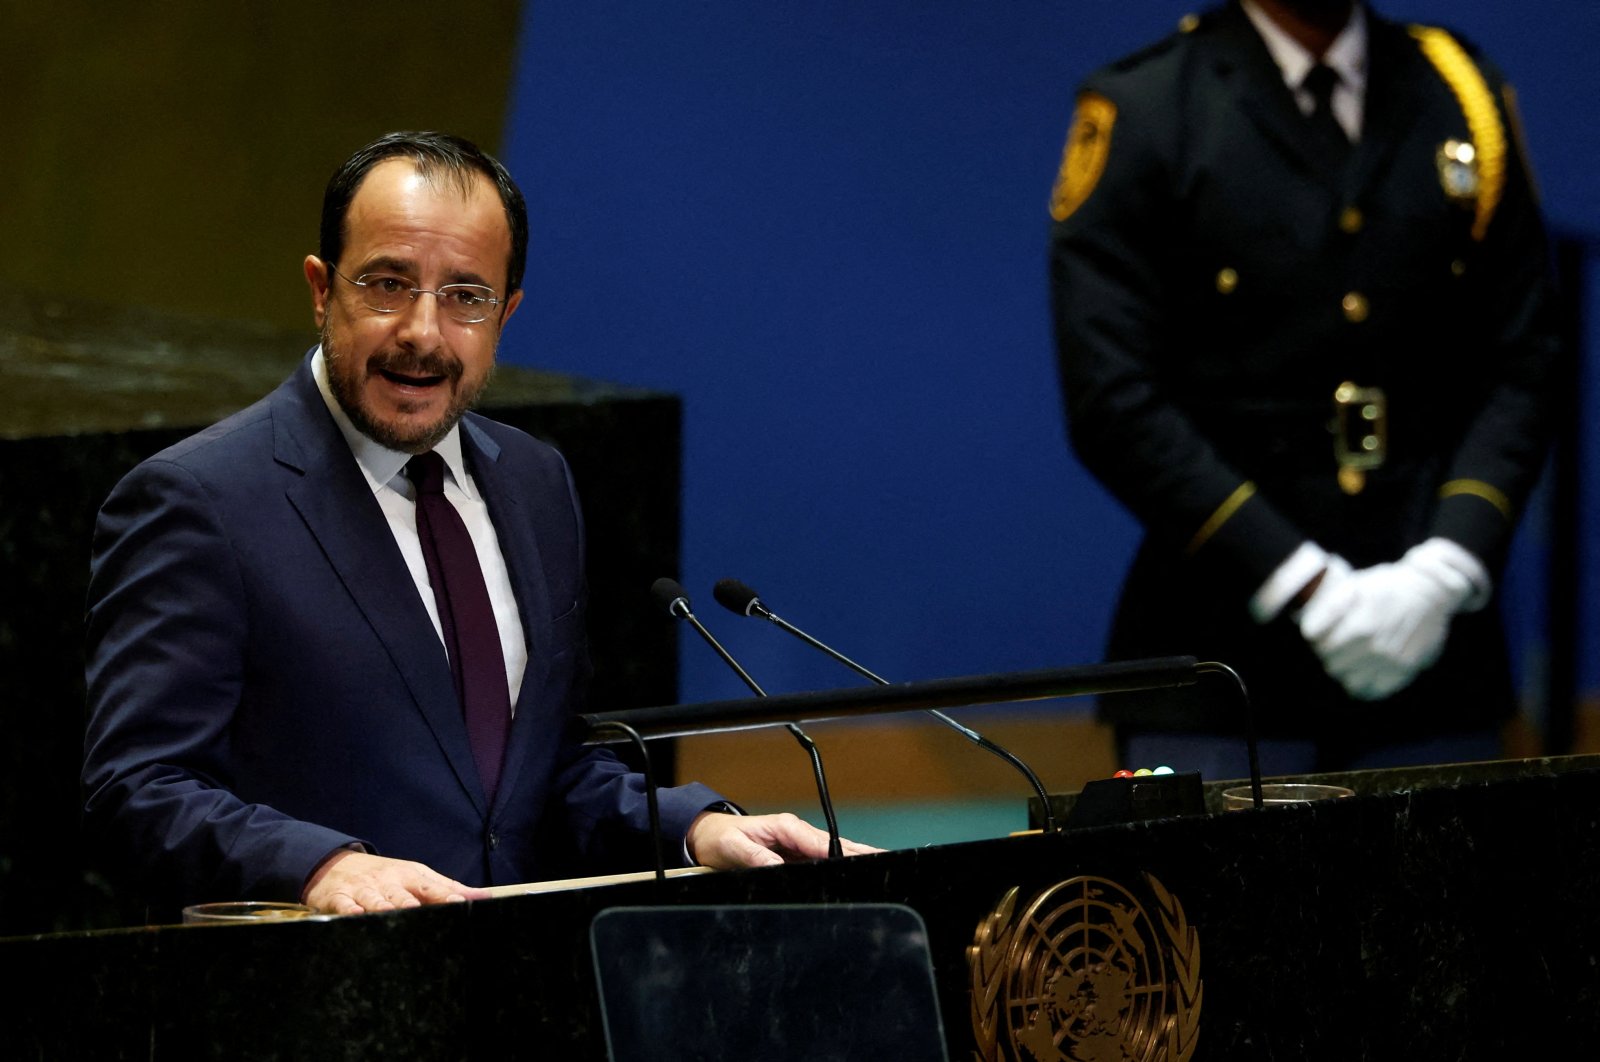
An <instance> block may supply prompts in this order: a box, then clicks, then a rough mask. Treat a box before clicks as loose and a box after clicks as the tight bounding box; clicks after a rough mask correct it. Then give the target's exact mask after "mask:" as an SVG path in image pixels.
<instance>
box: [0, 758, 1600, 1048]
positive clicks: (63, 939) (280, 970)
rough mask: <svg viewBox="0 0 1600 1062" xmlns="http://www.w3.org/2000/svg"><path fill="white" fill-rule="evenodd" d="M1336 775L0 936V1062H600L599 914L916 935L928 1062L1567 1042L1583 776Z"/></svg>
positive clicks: (1595, 932) (1594, 851)
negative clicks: (4, 1059)
mask: <svg viewBox="0 0 1600 1062" xmlns="http://www.w3.org/2000/svg"><path fill="white" fill-rule="evenodd" d="M1336 780H1338V781H1340V782H1342V783H1343V784H1346V785H1348V786H1350V787H1351V788H1352V789H1354V790H1355V792H1356V795H1355V796H1354V797H1352V798H1349V799H1343V800H1336V801H1329V802H1325V803H1320V804H1309V805H1300V806H1291V807H1282V808H1267V809H1263V810H1247V811H1241V812H1208V813H1207V814H1203V815H1195V816H1188V817H1182V818H1170V819H1164V820H1159V821H1149V822H1138V823H1131V824H1125V825H1115V826H1105V827H1098V828H1093V829H1084V830H1077V831H1071V832H1066V833H1057V834H1053V835H1044V834H1033V835H1022V836H1017V837H1010V838H999V839H995V840H989V841H980V842H974V843H969V844H959V845H949V846H942V847H930V848H922V849H912V850H907V851H896V852H888V853H884V854H882V855H874V856H864V857H858V858H854V859H846V860H839V861H831V862H820V863H810V864H795V865H790V866H785V867H775V868H770V869H765V870H753V871H740V872H724V873H712V874H691V875H682V876H674V877H671V878H669V879H667V880H665V881H664V882H658V881H655V880H653V879H649V878H646V879H645V880H633V881H628V882H624V883H619V884H608V885H592V886H590V887H584V888H576V889H566V890H561V891H547V892H540V893H536V894H529V895H516V896H507V897H504V898H497V899H494V900H490V901H485V902H482V903H474V904H469V905H454V906H446V907H436V908H424V909H419V910H414V911H408V912H399V913H395V914H390V915H369V916H363V917H357V918H341V919H331V920H326V921H318V922H309V921H307V922H279V923H273V924H262V925H244V926H221V927H208V926H162V927H148V928H141V929H128V930H107V931H100V932H92V933H78V934H56V935H47V936H38V937H31V938H12V939H8V940H5V941H0V963H3V965H4V968H5V969H6V970H8V971H10V972H11V974H12V977H11V980H12V981H13V982H14V983H16V984H17V987H14V988H12V989H10V990H8V991H7V992H5V993H3V994H0V1029H3V1030H4V1033H3V1036H4V1041H5V1044H6V1052H5V1053H6V1055H7V1056H8V1057H15V1058H95V1059H121V1058H129V1059H131V1058H139V1059H150V1058H156V1059H161V1058H229V1059H233V1058H285V1059H287V1058H295V1059H299V1058H326V1057H333V1058H362V1059H370V1058H385V1059H397V1058H416V1059H439V1058H496V1059H498V1058H506V1057H512V1058H522V1057H526V1058H542V1059H549V1058H559V1059H602V1058H605V1057H606V1041H605V1037H604V1034H603V1026H602V1016H601V1014H600V1009H599V1005H598V997H597V995H596V987H595V974H594V958H593V955H592V954H591V949H590V943H589V940H590V938H589V931H590V926H591V923H592V921H593V920H594V918H595V916H596V915H597V914H598V913H599V912H601V911H604V910H608V909H612V908H617V907H654V906H672V905H719V904H729V905H751V904H769V905H771V904H816V903H828V904H840V905H848V904H853V903H865V902H871V903H894V904H904V905H907V906H909V907H910V908H912V909H914V910H915V911H916V912H917V913H918V914H919V915H920V917H921V919H922V921H923V922H924V923H925V925H926V927H927V943H928V948H929V952H930V954H931V958H932V966H933V972H934V976H935V980H936V984H937V999H938V1009H939V1011H940V1013H941V1020H942V1024H943V1029H944V1038H945V1042H946V1044H947V1045H948V1050H949V1057H950V1058H951V1059H963V1060H964V1059H972V1058H980V1059H1008V1060H1032V1059H1049V1060H1052V1062H1053V1060H1054V1059H1074V1058H1081V1059H1089V1058H1093V1059H1103V1058H1117V1059H1121V1058H1129V1059H1135V1058H1136V1059H1148V1060H1157V1059H1169V1060H1174V1062H1176V1060H1180V1059H1196V1060H1205V1059H1211V1060H1228V1062H1242V1060H1251V1059H1263V1060H1265V1059H1272V1060H1279V1059H1329V1060H1339V1062H1349V1060H1357V1059H1435V1058H1437V1059H1458V1058H1460V1059H1475V1058H1484V1059H1489V1058H1493V1059H1504V1058H1518V1059H1520V1058H1531V1057H1534V1056H1535V1052H1536V1051H1540V1050H1547V1049H1566V1048H1570V1047H1574V1046H1578V1045H1592V1044H1593V1043H1595V1042H1596V1040H1597V1037H1600V757H1572V758H1563V759H1554V760H1529V761H1515V762H1505V763H1493V764H1472V765H1461V766H1452V767H1430V768H1415V769H1407V770H1395V771H1373V772H1361V773H1358V774H1351V775H1346V776H1342V777H1341V778H1339V779H1336ZM1220 785H1221V783H1212V784H1211V785H1209V786H1208V802H1211V806H1215V803H1214V801H1215V796H1216V793H1215V790H1216V789H1217V788H1219V787H1220ZM752 943H753V944H756V945H760V944H762V943H766V942H752ZM793 1003H794V1005H795V1006H796V1007H799V1008H803V1007H804V1006H805V1003H806V1001H805V1000H803V999H796V1000H794V1001H793ZM876 1005H877V1003H876V1001H875V1000H873V999H863V1000H862V1001H861V1006H862V1007H864V1008H871V1007H874V1006H876ZM819 1020H821V1019H819ZM503 1045H509V1046H503ZM1582 1049H1583V1050H1585V1051H1587V1050H1592V1047H1583V1048H1582ZM797 1050H798V1049H797ZM788 1057H797V1058H800V1057H805V1055H804V1052H803V1050H802V1051H799V1053H796V1054H793V1055H790V1056H788ZM874 1062H878V1060H877V1059H874Z"/></svg>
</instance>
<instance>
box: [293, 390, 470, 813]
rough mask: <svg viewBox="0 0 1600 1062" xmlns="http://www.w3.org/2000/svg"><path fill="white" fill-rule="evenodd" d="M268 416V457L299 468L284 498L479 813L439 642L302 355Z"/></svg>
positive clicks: (462, 731)
mask: <svg viewBox="0 0 1600 1062" xmlns="http://www.w3.org/2000/svg"><path fill="white" fill-rule="evenodd" d="M272 418H273V442H274V456H275V457H276V459H277V460H278V462H279V463H280V464H283V465H286V466H288V467H290V468H293V469H295V470H296V471H298V472H299V473H300V477H299V478H298V479H297V480H295V481H294V482H293V483H291V484H290V486H289V487H288V489H287V490H286V491H285V493H286V494H287V496H288V499H289V503H290V504H291V505H293V506H294V507H295V510H296V511H297V512H299V514H300V517H301V519H302V520H304V521H305V524H306V527H307V528H308V529H309V530H310V532H311V534H312V535H313V536H314V537H315V538H316V540H317V543H318V544H319V545H320V546H321V548H322V550H323V553H324V554H325V555H326V557H327V558H328V563H329V564H330V565H331V566H332V568H333V570H334V572H335V573H336V574H337V575H338V577H339V579H340V581H341V582H342V583H343V584H344V586H345V589H346V590H347V591H348V592H349V594H350V596H351V597H352V598H353V599H354V600H355V603H356V606H357V607H358V608H359V609H360V610H361V613H362V615H363V616H365V617H366V620H367V622H368V623H369V624H370V625H371V626H372V629H373V631H374V633H376V634H377V636H378V639H379V641H381V642H382V643H383V646H384V648H385V650H386V651H387V652H388V655H389V658H390V660H391V662H392V663H393V665H394V667H395V670H396V671H398V672H399V674H400V676H401V678H402V679H403V680H404V681H405V684H406V686H407V688H409V689H410V691H411V696H412V700H413V701H414V702H415V704H416V707H417V709H418V710H419V711H420V712H421V713H422V715H423V717H424V718H425V719H426V720H427V723H428V726H429V727H430V729H431V730H432V731H433V735H434V738H435V740H437V741H438V742H439V747H440V748H441V749H442V750H443V752H444V755H445V758H446V760H448V761H449V764H450V768H451V770H452V771H453V772H454V774H455V776H456V780H457V781H458V782H459V783H460V784H461V786H462V788H463V789H465V790H466V792H467V794H468V795H469V797H470V798H471V800H472V801H473V803H474V805H476V806H477V808H478V810H479V812H480V813H482V812H483V811H484V810H485V804H486V801H485V799H484V792H483V786H482V783H481V782H480V781H479V779H478V772H477V768H476V766H475V765H474V763H473V761H472V750H471V748H470V747H469V745H468V743H467V734H466V726H465V724H464V723H463V721H462V718H461V708H460V706H459V705H458V703H457V700H456V693H455V684H454V682H453V680H452V679H451V676H450V665H449V662H448V660H447V659H446V657H445V653H444V647H443V646H442V645H441V644H440V643H439V636H438V634H437V632H436V631H435V630H434V628H433V623H432V621H430V620H429V619H428V613H427V609H426V608H425V607H424V606H423V603H422V601H421V599H420V598H418V596H417V588H416V584H415V583H414V582H413V581H412V579H411V573H410V571H409V569H407V567H406V563H405V559H404V558H403V557H402V556H401V555H400V548H399V546H397V545H396V544H395V541H394V536H393V534H391V533H390V531H389V525H388V522H387V520H386V519H385V517H384V514H383V510H382V508H381V507H380V506H379V505H378V502H377V499H376V498H374V497H373V495H372V490H371V488H370V487H369V486H368V484H367V480H366V477H364V476H363V475H362V474H361V470H360V468H359V467H358V466H357V465H356V461H355V457H354V455H352V454H351V453H350V447H349V445H348V444H347V443H346V442H345V440H344V436H343V435H341V434H340V433H339V428H338V425H336V424H335V423H334V422H333V417H332V416H330V415H329V413H328V410H327V407H326V405H325V404H324V403H323V401H322V395H321V394H320V393H319V392H318V390H317V385H316V381H315V380H314V379H313V378H312V376H311V369H310V363H309V360H308V361H307V362H304V363H302V364H301V367H300V370H299V371H298V372H297V373H296V374H295V375H294V376H293V377H292V378H291V379H290V381H289V383H288V384H286V385H285V387H283V388H281V389H280V390H279V391H278V394H277V396H276V399H275V401H274V403H273V407H272Z"/></svg>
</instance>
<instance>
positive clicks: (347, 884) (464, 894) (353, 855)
mask: <svg viewBox="0 0 1600 1062" xmlns="http://www.w3.org/2000/svg"><path fill="white" fill-rule="evenodd" d="M489 897H490V893H489V890H488V889H475V888H472V887H471V886H468V885H463V884H461V883H460V882H459V881H452V880H451V879H449V878H447V877H445V876H444V875H443V874H440V873H438V872H436V871H434V870H432V869H430V868H428V867H426V866H423V865H422V864H421V863H413V862H411V861H410V860H406V859H390V858H388V857H386V856H377V855H368V854H367V853H366V852H357V851H354V850H352V849H342V850H340V851H337V852H335V853H333V854H332V855H331V856H329V857H328V858H327V859H325V860H323V861H322V865H321V866H319V867H317V869H316V870H315V871H313V872H312V874H311V878H310V880H309V881H307V882H306V888H305V894H304V896H303V897H302V899H303V901H304V902H305V903H306V904H307V905H308V906H311V907H315V908H316V909H317V910H319V911H325V912H327V913H328V914H339V915H347V914H365V913H367V912H368V911H395V910H399V909H400V908H403V907H421V906H422V905H423V904H425V903H462V902H464V901H466V900H487V899H489Z"/></svg>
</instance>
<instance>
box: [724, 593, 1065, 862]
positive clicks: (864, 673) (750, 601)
mask: <svg viewBox="0 0 1600 1062" xmlns="http://www.w3.org/2000/svg"><path fill="white" fill-rule="evenodd" d="M711 596H712V597H714V598H716V599H717V603H718V604H719V605H721V606H722V607H723V608H726V609H728V610H729V611H730V612H737V613H738V614H739V615H741V616H753V617H755V618H756V619H764V620H766V621H767V622H769V623H772V624H774V625H776V626H778V627H782V628H783V629H784V630H786V631H788V632H789V633H790V634H792V635H794V636H795V637H796V638H799V639H800V640H801V641H803V642H805V643H806V644H807V645H809V646H811V647H812V648H813V649H820V650H822V651H823V652H824V653H827V654H828V655H829V656H831V657H833V658H834V659H835V660H837V661H839V663H841V664H843V665H844V666H845V667H847V668H849V669H850V670H851V671H854V672H855V673H856V674H858V675H860V676H861V677H862V678H865V679H868V680H870V681H872V682H875V683H877V684H878V685H880V686H887V685H889V680H888V679H886V678H883V677H881V676H879V675H876V674H874V673H873V672H871V671H868V670H867V669H866V668H864V667H862V666H861V665H860V664H858V663H856V662H855V661H854V660H851V659H850V658H849V657H848V656H845V655H844V654H843V653H841V652H839V651H838V650H836V649H833V648H831V647H829V646H827V645H824V644H823V643H822V642H819V641H818V640H817V639H815V638H813V637H811V635H809V634H807V633H806V632H805V631H803V630H801V629H800V628H799V627H796V626H795V625H794V624H792V623H790V622H789V621H788V620H785V619H784V618H783V617H782V616H779V615H778V614H776V613H775V612H773V611H772V610H771V609H770V608H768V607H767V606H766V605H764V604H762V602H761V598H759V597H757V596H756V592H755V591H754V590H752V589H750V587H748V586H746V585H745V584H744V583H741V582H740V581H739V580H737V579H721V580H718V582H717V585H716V586H714V587H712V588H711ZM926 711H927V713H928V714H929V715H931V716H933V717H934V718H935V719H937V720H939V722H941V723H943V724H944V725H945V726H948V727H950V728H951V729H952V730H954V731H956V733H958V734H960V735H961V736H963V737H965V738H966V739H967V740H968V741H970V742H972V743H973V744H974V745H977V746H978V747H979V748H981V749H984V750H985V751H987V752H991V753H993V754H994V755H996V756H999V757H1000V758H1001V759H1002V760H1005V761H1006V762H1007V763H1009V764H1010V765H1011V766H1012V767H1014V768H1016V769H1017V770H1018V771H1019V772H1021V773H1022V776H1023V777H1024V778H1026V779H1027V780H1028V784H1029V785H1031V786H1033V791H1034V792H1035V793H1037V794H1038V796H1039V803H1040V805H1041V807H1043V809H1044V829H1045V832H1046V833H1054V832H1055V828H1056V818H1055V813H1054V812H1053V811H1051V809H1050V795H1049V794H1048V793H1046V792H1045V788H1044V783H1042V782H1040V781H1039V776H1038V775H1036V774H1034V773H1033V769H1032V768H1030V767H1029V766H1028V765H1027V764H1026V763H1023V762H1022V760H1020V759H1018V758H1017V757H1016V756H1014V755H1012V754H1011V753H1010V752H1009V751H1007V750H1006V749H1005V748H1003V747H1001V746H1000V745H997V744H995V743H994V742H993V741H990V740H989V739H988V738H986V737H984V736H983V735H982V734H980V733H978V732H977V731H976V730H973V729H972V728H971V727H967V726H963V725H961V724H960V723H958V722H956V721H955V720H954V719H952V718H950V717H949V716H948V715H945V714H944V713H943V712H941V711H938V710H937V709H934V708H929V709H926Z"/></svg>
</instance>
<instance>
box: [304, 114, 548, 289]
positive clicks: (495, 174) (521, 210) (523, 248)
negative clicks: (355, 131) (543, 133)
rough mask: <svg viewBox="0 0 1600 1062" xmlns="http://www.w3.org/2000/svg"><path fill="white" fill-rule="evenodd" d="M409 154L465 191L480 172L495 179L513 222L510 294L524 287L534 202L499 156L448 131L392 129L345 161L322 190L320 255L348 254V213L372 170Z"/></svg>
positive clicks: (430, 173) (420, 167)
mask: <svg viewBox="0 0 1600 1062" xmlns="http://www.w3.org/2000/svg"><path fill="white" fill-rule="evenodd" d="M393 158H405V159H410V160H411V161H412V162H413V163H415V164H416V167H417V172H418V173H420V174H422V176H423V177H425V178H427V179H429V180H433V179H434V178H435V177H437V176H439V175H440V174H441V171H442V173H443V174H444V175H447V176H449V177H450V178H452V179H453V180H454V181H455V182H456V183H457V185H458V186H459V187H460V189H461V190H462V191H463V192H470V191H471V189H472V183H471V182H472V178H473V175H474V174H477V173H481V174H483V175H484V176H485V177H487V178H489V180H491V181H493V182H494V187H495V191H497V192H499V193H500V202H501V203H502V204H504V206H505V208H506V222H507V224H509V225H510V226H511V261H510V262H508V263H507V264H506V290H505V291H504V292H502V293H501V294H502V295H503V296H504V295H510V294H511V293H512V292H514V291H516V290H518V289H519V288H521V287H522V271H523V269H524V268H525V267H526V265H527V258H528V207H527V204H526V203H524V202H523V200H522V192H521V191H520V190H519V189H518V188H517V183H516V182H515V181H513V180H512V179H511V174H509V173H507V172H506V168H505V167H504V166H502V165H500V163H499V161H498V160H497V159H495V158H494V156H492V155H489V154H488V153H486V152H484V151H482V150H480V149H479V148H478V145H476V144H474V143H473V142H472V141H470V140H463V139H462V138H461V137H459V136H451V135H450V134H448V133H431V132H424V133H389V134H387V135H385V136H380V137H379V138H378V139H376V140H374V141H373V142H372V143H370V144H368V145H367V146H366V147H364V148H362V149H360V150H359V151H357V152H356V153H355V154H354V155H351V156H350V157H349V158H348V159H346V160H345V161H344V165H342V166H340V167H339V168H338V170H336V171H335V172H334V175H333V177H332V178H331V179H330V180H329V181H328V188H327V191H325V192H324V193H323V194H322V239H321V247H320V252H319V253H320V256H321V258H322V260H323V261H324V262H327V263H329V264H330V265H332V264H336V263H337V262H338V261H339V256H340V255H341V254H343V253H344V238H345V217H346V215H348V214H349V212H350V201H351V200H352V199H354V198H355V197H356V190H357V189H358V188H360V187H361V182H362V181H363V180H364V179H365V178H366V176H367V172H368V171H369V170H371V169H372V167H374V166H376V165H377V164H378V163H380V162H383V161H384V160H386V159H393Z"/></svg>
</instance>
